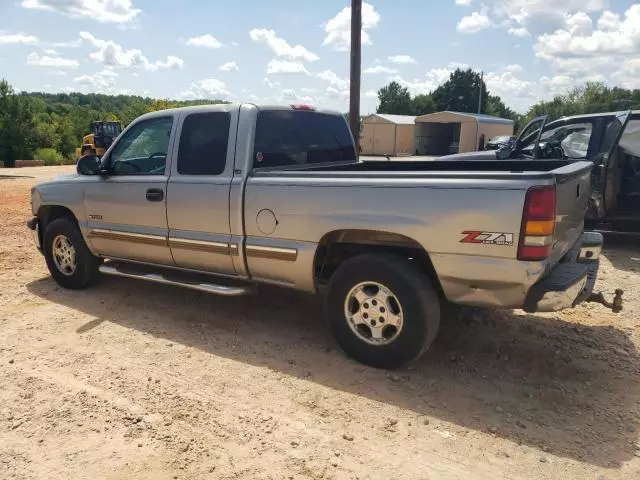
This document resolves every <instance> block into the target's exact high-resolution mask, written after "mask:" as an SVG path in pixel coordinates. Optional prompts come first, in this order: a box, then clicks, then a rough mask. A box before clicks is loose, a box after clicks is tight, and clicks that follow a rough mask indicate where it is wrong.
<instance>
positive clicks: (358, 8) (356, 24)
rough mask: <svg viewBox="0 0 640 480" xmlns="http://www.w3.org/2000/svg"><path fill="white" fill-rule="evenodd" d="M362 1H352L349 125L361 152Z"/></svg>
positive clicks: (357, 147) (357, 149)
mask: <svg viewBox="0 0 640 480" xmlns="http://www.w3.org/2000/svg"><path fill="white" fill-rule="evenodd" d="M361 36H362V0H351V74H350V92H349V124H350V125H351V133H352V134H353V139H354V140H355V142H356V154H358V152H360V148H359V147H360V70H361V64H362V42H361Z"/></svg>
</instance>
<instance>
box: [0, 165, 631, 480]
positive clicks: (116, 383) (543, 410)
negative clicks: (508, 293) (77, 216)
mask: <svg viewBox="0 0 640 480" xmlns="http://www.w3.org/2000/svg"><path fill="white" fill-rule="evenodd" d="M71 170H72V168H71ZM66 171H70V168H69V167H61V168H58V167H43V168H24V169H20V170H15V171H11V172H9V173H15V174H18V175H30V176H31V178H7V177H2V176H1V175H2V174H3V173H4V174H5V175H6V174H7V172H8V171H7V170H4V171H3V170H0V478H2V479H67V478H69V479H81V478H87V479H174V478H175V479H214V478H215V479H218V478H220V479H320V478H323V479H334V478H335V479H369V478H371V479H411V480H413V479H461V478H467V479H492V480H494V479H499V478H513V479H557V478H562V479H593V480H596V479H600V480H601V479H629V480H631V479H639V478H640V458H639V457H640V443H639V434H638V428H640V354H639V352H638V347H639V346H640V308H639V307H640V299H639V296H638V294H639V293H640V247H638V246H635V247H634V246H633V245H632V244H626V245H625V244H620V242H616V245H615V246H610V247H608V248H607V250H606V252H605V258H604V260H603V266H602V270H601V272H602V273H601V277H600V279H599V283H598V285H597V287H598V288H599V289H601V290H604V291H605V292H608V293H609V297H611V292H613V290H614V288H618V287H620V288H623V289H624V290H625V299H626V304H625V311H624V312H623V313H622V314H619V315H614V314H613V313H611V312H610V311H608V310H606V309H605V308H603V307H601V306H599V305H593V304H591V305H587V306H580V307H579V308H577V309H575V310H574V311H570V312H568V313H563V314H561V315H526V314H523V313H522V312H511V311H504V312H501V311H484V310H466V309H464V310H456V311H455V312H452V313H450V314H448V315H447V316H445V318H443V329H442V333H441V335H440V337H439V339H438V340H437V342H436V344H435V345H434V347H433V348H432V350H431V351H430V352H429V353H428V354H427V355H426V356H425V357H424V358H422V359H421V360H420V361H419V362H418V363H416V364H415V365H413V366H412V367H409V368H407V369H405V370H401V371H397V372H394V373H388V372H385V371H379V370H374V369H370V368H366V367H364V366H362V365H360V364H357V363H355V362H353V361H351V360H350V359H348V358H346V357H345V356H344V355H343V354H342V353H341V352H340V351H339V350H338V349H337V348H336V346H335V344H334V343H333V341H332V339H331V337H330V336H329V334H328V332H327V330H326V329H325V327H324V323H323V319H322V314H321V308H320V303H319V301H318V300H316V299H315V298H313V297H308V296H304V295H299V294H296V293H293V292H289V291H282V290H277V289H272V288H266V289H262V290H261V291H260V293H259V294H258V295H256V296H252V297H246V298H221V297H215V296H208V295H206V294H203V293H198V292H192V291H185V290H182V289H179V288H172V287H168V286H160V285H153V284H146V283H140V282H136V281H135V280H130V281H128V280H124V279H116V278H105V279H104V280H103V281H102V282H101V284H100V285H98V286H97V287H94V288H92V289H90V290H87V291H82V292H69V291H65V290H62V289H61V288H59V287H57V286H56V285H55V284H54V283H53V281H52V280H51V279H50V278H49V276H48V272H47V271H46V268H45V263H44V260H43V258H42V257H41V255H40V254H39V253H38V252H37V251H36V249H35V247H34V246H33V245H32V240H31V236H30V232H28V230H27V229H26V227H25V224H24V222H25V219H26V218H27V217H28V216H29V214H30V211H29V208H30V207H29V188H30V187H31V185H33V184H34V183H35V182H36V181H38V179H41V178H45V177H50V176H53V175H54V174H58V173H60V172H66Z"/></svg>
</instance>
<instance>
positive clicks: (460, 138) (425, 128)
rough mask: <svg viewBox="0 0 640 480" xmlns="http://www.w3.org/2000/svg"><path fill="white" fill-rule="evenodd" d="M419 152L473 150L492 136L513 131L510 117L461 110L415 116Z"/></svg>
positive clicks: (435, 152) (444, 152)
mask: <svg viewBox="0 0 640 480" xmlns="http://www.w3.org/2000/svg"><path fill="white" fill-rule="evenodd" d="M414 121H415V124H416V126H415V132H416V149H417V152H418V154H419V155H447V154H449V153H458V152H459V153H463V152H475V151H477V150H480V149H482V148H484V145H485V144H486V142H487V141H489V140H490V139H491V138H492V137H494V136H497V135H507V136H509V135H513V126H514V122H513V120H509V119H507V118H500V117H494V116H492V115H480V114H475V113H462V112H437V113H430V114H427V115H421V116H419V117H416V118H415V120H414Z"/></svg>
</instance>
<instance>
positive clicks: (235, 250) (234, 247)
mask: <svg viewBox="0 0 640 480" xmlns="http://www.w3.org/2000/svg"><path fill="white" fill-rule="evenodd" d="M229 252H230V253H231V255H233V256H234V257H237V256H239V255H240V246H239V245H238V244H237V243H231V244H229Z"/></svg>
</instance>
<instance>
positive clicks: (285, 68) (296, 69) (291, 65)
mask: <svg viewBox="0 0 640 480" xmlns="http://www.w3.org/2000/svg"><path fill="white" fill-rule="evenodd" d="M274 73H304V74H309V71H308V70H307V68H306V67H305V66H304V64H303V63H302V62H291V61H289V60H279V59H277V58H274V59H273V60H271V61H270V62H269V63H268V64H267V74H269V75H271V74H274Z"/></svg>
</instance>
